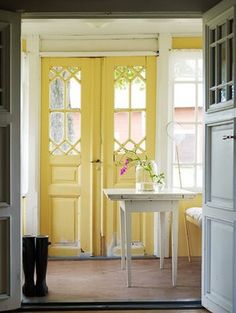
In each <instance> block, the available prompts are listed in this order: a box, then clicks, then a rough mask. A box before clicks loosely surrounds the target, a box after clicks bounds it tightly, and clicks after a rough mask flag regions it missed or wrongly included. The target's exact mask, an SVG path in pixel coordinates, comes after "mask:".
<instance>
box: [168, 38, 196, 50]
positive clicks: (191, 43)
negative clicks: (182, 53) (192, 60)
mask: <svg viewBox="0 0 236 313" xmlns="http://www.w3.org/2000/svg"><path fill="white" fill-rule="evenodd" d="M172 49H202V37H173V38H172Z"/></svg>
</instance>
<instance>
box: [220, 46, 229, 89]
mask: <svg viewBox="0 0 236 313" xmlns="http://www.w3.org/2000/svg"><path fill="white" fill-rule="evenodd" d="M219 71H220V73H219V75H220V77H219V79H220V80H219V83H220V84H225V83H226V79H227V78H226V42H223V43H222V44H220V45H219Z"/></svg>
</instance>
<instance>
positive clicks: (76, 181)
mask: <svg viewBox="0 0 236 313" xmlns="http://www.w3.org/2000/svg"><path fill="white" fill-rule="evenodd" d="M89 66H90V63H89V60H88V59H62V58H54V59H43V64H42V78H43V88H42V90H43V92H42V144H41V232H42V233H44V234H48V235H49V236H50V240H51V246H50V249H49V254H50V255H53V256H78V255H80V251H81V249H83V250H86V251H91V247H90V232H89V231H88V232H87V234H86V235H84V237H83V236H82V235H81V232H80V230H81V227H82V228H83V227H84V226H83V225H86V224H87V225H89V223H90V197H86V196H83V194H87V190H89V188H90V185H89V183H90V180H89V171H90V164H89V158H90V146H89V145H88V144H87V143H88V141H89V138H90V127H89V123H90V119H89V115H90V111H89V89H90V79H89V74H90V72H89V71H90V67H89ZM86 121H87V122H86ZM86 123H87V124H86ZM81 219H82V220H81ZM81 221H83V223H82V224H81ZM86 231H87V229H86Z"/></svg>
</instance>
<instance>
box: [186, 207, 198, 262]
mask: <svg viewBox="0 0 236 313" xmlns="http://www.w3.org/2000/svg"><path fill="white" fill-rule="evenodd" d="M189 223H192V224H194V225H196V226H198V227H200V228H201V227H202V208H201V207H193V208H188V209H187V210H185V213H184V224H185V234H186V242H187V250H188V260H189V262H191V249H190V232H189Z"/></svg>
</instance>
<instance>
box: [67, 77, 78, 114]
mask: <svg viewBox="0 0 236 313" xmlns="http://www.w3.org/2000/svg"><path fill="white" fill-rule="evenodd" d="M66 87H67V106H68V108H70V109H79V108H81V85H80V83H79V82H78V81H77V79H75V78H74V77H72V78H71V79H70V80H69V81H68V82H67V85H66Z"/></svg>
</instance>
